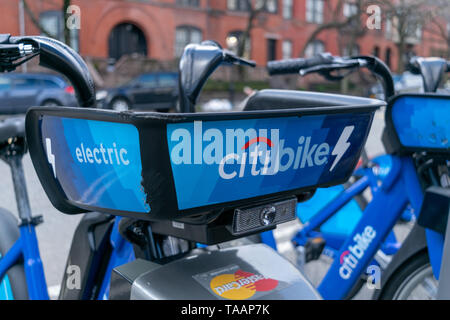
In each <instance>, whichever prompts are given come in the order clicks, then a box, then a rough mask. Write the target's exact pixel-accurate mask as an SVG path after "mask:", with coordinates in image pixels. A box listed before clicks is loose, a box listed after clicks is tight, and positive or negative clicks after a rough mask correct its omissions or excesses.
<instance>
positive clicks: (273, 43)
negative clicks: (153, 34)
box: [267, 39, 277, 61]
mask: <svg viewBox="0 0 450 320" xmlns="http://www.w3.org/2000/svg"><path fill="white" fill-rule="evenodd" d="M273 60H277V40H276V39H267V61H273Z"/></svg>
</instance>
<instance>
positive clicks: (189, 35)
mask: <svg viewBox="0 0 450 320" xmlns="http://www.w3.org/2000/svg"><path fill="white" fill-rule="evenodd" d="M200 42H202V31H201V30H200V29H198V28H196V27H190V26H182V27H177V29H176V31H175V57H181V55H182V54H183V51H184V48H185V47H186V46H187V45H188V44H190V43H200Z"/></svg>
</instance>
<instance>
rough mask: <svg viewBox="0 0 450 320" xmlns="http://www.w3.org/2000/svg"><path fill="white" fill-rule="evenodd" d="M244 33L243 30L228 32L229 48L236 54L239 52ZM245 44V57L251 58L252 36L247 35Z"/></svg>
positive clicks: (227, 42) (227, 41)
mask: <svg viewBox="0 0 450 320" xmlns="http://www.w3.org/2000/svg"><path fill="white" fill-rule="evenodd" d="M243 34H244V33H243V32H242V31H232V32H230V33H228V36H227V39H226V44H227V48H228V50H230V51H231V52H234V53H235V54H238V48H239V43H240V41H242V40H243V39H242V38H243ZM244 46H245V48H244V54H243V58H246V59H250V58H251V47H252V42H251V38H250V37H247V39H246V40H245V44H244Z"/></svg>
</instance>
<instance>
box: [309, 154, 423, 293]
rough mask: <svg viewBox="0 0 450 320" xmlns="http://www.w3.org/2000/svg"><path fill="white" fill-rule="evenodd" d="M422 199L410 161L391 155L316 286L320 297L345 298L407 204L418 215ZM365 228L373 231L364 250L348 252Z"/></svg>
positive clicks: (364, 180) (363, 183)
mask: <svg viewBox="0 0 450 320" xmlns="http://www.w3.org/2000/svg"><path fill="white" fill-rule="evenodd" d="M360 180H362V181H360ZM360 180H359V181H360V182H359V181H358V182H359V184H357V185H356V186H355V187H354V189H358V188H362V187H363V186H364V185H366V184H367V183H368V180H367V179H363V178H362V179H360ZM422 200H423V193H422V189H421V186H420V183H419V180H418V177H417V173H416V168H415V166H414V163H413V161H412V159H411V158H410V157H397V156H392V168H391V170H390V172H389V173H388V175H387V176H386V177H385V179H384V180H383V182H382V184H381V186H380V187H379V188H378V189H377V190H375V192H374V194H373V199H372V201H371V202H370V203H369V204H368V205H367V207H366V209H365V210H364V214H363V216H362V217H361V220H360V221H359V222H358V224H357V225H356V227H355V229H354V230H353V232H352V233H351V234H350V236H349V237H347V239H346V241H345V242H344V243H343V245H342V247H341V248H340V250H339V251H338V253H337V257H339V259H337V257H336V259H334V261H333V264H332V265H331V267H330V269H329V270H328V272H327V274H326V275H325V277H324V278H323V280H322V282H321V283H320V285H319V287H318V290H319V292H320V294H321V295H322V297H323V298H325V299H331V300H334V299H343V298H345V297H346V296H347V294H348V293H349V292H350V290H351V289H352V288H353V286H354V285H355V284H356V283H357V281H358V280H359V279H360V277H361V275H362V274H363V273H364V272H365V270H366V267H367V266H368V265H369V264H370V262H371V261H372V259H373V258H374V256H375V254H376V252H377V251H378V249H380V246H381V244H382V243H383V241H385V239H386V237H387V236H388V235H389V232H391V230H392V229H393V227H394V225H395V223H396V222H397V220H398V219H399V218H400V216H401V215H402V213H403V211H404V209H405V208H406V206H407V205H408V204H410V205H411V207H412V208H413V210H414V211H415V212H419V210H420V207H421V205H422ZM366 227H371V228H372V229H373V232H372V234H373V239H371V240H366V243H365V246H366V248H365V250H360V251H359V254H358V255H359V256H358V255H355V254H353V253H352V252H351V250H352V249H351V248H350V247H354V246H355V244H356V243H357V241H359V238H360V237H361V234H364V232H365V229H366ZM347 256H349V257H347ZM344 264H345V265H346V266H345V267H343V265H344ZM343 270H344V271H343Z"/></svg>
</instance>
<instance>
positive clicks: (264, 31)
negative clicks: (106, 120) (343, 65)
mask: <svg viewBox="0 0 450 320" xmlns="http://www.w3.org/2000/svg"><path fill="white" fill-rule="evenodd" d="M333 1H334V0H333ZM27 2H28V3H29V6H30V7H31V9H32V10H33V12H34V13H35V15H36V16H39V12H42V11H45V10H56V9H59V8H60V7H61V5H58V3H59V4H60V3H62V1H61V0H52V1H43V0H33V1H31V0H27ZM305 2H306V1H305V0H296V1H294V14H293V16H294V18H293V19H292V20H285V19H283V17H282V7H281V6H282V1H281V0H279V1H278V6H279V8H278V13H277V14H267V15H266V19H265V22H264V24H263V25H259V26H257V27H256V28H254V29H253V31H252V34H251V39H252V43H251V47H252V59H254V60H255V61H256V62H257V63H258V64H260V65H264V64H265V63H266V61H267V38H276V39H278V40H280V41H278V42H277V57H278V58H281V44H282V40H291V41H292V43H293V54H294V56H299V55H300V53H301V51H302V49H303V47H304V45H305V42H306V40H307V38H308V36H309V35H310V34H311V33H312V32H313V30H314V29H315V28H316V26H315V25H314V24H310V23H306V21H305ZM72 3H73V4H76V5H79V6H80V8H81V30H80V53H81V54H82V55H85V56H92V57H107V56H108V36H109V34H110V32H111V30H112V28H113V27H114V26H115V25H117V24H119V23H122V22H131V23H133V24H135V25H136V26H138V27H139V28H140V29H141V30H142V31H143V32H144V34H145V37H146V40H147V47H148V48H147V49H148V50H147V51H148V55H149V57H151V58H154V59H158V60H171V59H173V57H174V41H175V40H174V36H175V28H176V27H177V26H180V25H190V26H195V27H197V28H199V29H201V30H202V32H203V38H204V39H213V40H216V41H219V42H220V43H221V44H222V45H223V46H225V38H226V36H227V34H228V33H229V32H230V31H234V30H243V29H245V27H246V24H247V18H246V14H244V13H242V12H230V11H227V10H226V1H225V0H201V1H200V3H201V7H200V8H179V7H177V6H176V5H175V0H160V1H149V2H146V0H140V1H131V0H128V1H127V0H72ZM55 4H56V5H55ZM325 13H326V14H329V12H328V13H327V11H325ZM0 16H1V19H0V32H2V33H12V34H18V33H19V25H18V3H17V0H7V1H5V0H2V1H1V4H0ZM26 33H27V34H37V33H38V29H37V28H36V27H35V26H34V25H33V24H32V22H31V20H30V18H29V17H26ZM318 38H319V39H320V40H322V41H323V42H324V43H325V50H326V51H329V52H331V53H333V54H340V52H339V41H340V39H339V36H338V34H337V32H336V31H333V30H331V31H325V32H323V33H322V34H320V36H319V37H318ZM359 46H360V48H361V53H362V54H371V53H372V51H373V48H374V47H375V46H378V47H379V49H380V53H381V58H384V57H385V52H386V49H387V48H388V47H390V48H391V52H392V54H391V62H392V64H391V67H392V68H393V69H394V70H395V69H396V62H397V56H396V52H397V50H396V48H395V45H394V43H392V42H390V41H388V40H386V38H385V37H384V33H383V32H380V31H376V30H373V31H372V30H370V31H368V32H367V33H366V35H365V36H364V37H363V38H362V39H360V40H359ZM443 46H444V45H443V44H442V42H441V41H439V40H434V41H432V40H428V39H427V38H426V39H424V40H423V41H422V43H421V44H420V45H417V46H416V47H415V51H416V53H418V54H420V55H430V52H431V49H432V48H442V47H443Z"/></svg>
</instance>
